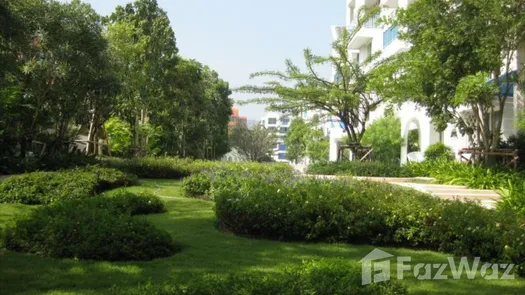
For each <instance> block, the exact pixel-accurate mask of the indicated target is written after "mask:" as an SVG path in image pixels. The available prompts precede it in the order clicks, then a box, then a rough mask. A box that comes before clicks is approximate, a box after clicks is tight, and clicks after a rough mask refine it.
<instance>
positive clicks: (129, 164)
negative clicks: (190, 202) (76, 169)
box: [101, 157, 293, 179]
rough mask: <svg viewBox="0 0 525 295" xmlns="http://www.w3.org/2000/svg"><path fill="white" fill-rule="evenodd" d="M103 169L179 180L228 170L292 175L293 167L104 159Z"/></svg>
mask: <svg viewBox="0 0 525 295" xmlns="http://www.w3.org/2000/svg"><path fill="white" fill-rule="evenodd" d="M101 165H103V166H105V167H110V168H115V169H118V170H121V171H124V172H128V173H132V174H135V175H137V176H138V177H141V178H153V179H167V178H168V179H181V178H184V177H187V176H190V175H192V174H193V173H199V172H205V171H211V170H216V169H230V170H235V171H243V170H250V171H257V172H268V171H279V172H282V173H292V172H293V167H292V166H290V165H288V164H284V163H255V162H242V163H231V162H218V161H204V160H192V159H187V158H185V159H180V158H170V157H159V158H153V157H145V158H133V159H122V158H105V159H103V160H102V161H101Z"/></svg>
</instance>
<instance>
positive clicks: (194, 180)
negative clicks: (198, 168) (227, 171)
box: [182, 173, 212, 198]
mask: <svg viewBox="0 0 525 295" xmlns="http://www.w3.org/2000/svg"><path fill="white" fill-rule="evenodd" d="M211 182H212V179H211V176H210V174H208V173H195V174H192V175H191V176H189V177H186V178H184V181H183V182H182V186H183V189H184V195H185V196H186V197H189V198H207V197H208V194H209V191H210V189H211Z"/></svg>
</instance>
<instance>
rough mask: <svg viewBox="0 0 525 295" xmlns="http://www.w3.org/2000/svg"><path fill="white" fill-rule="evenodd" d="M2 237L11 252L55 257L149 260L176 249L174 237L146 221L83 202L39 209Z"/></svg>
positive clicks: (7, 229)
mask: <svg viewBox="0 0 525 295" xmlns="http://www.w3.org/2000/svg"><path fill="white" fill-rule="evenodd" d="M2 238H3V245H4V247H5V248H7V249H8V250H11V251H19V252H28V253H34V254H37V255H40V256H49V257H56V258H75V259H89V260H109V261H124V260H151V259H154V258H158V257H167V256H170V255H172V254H173V253H174V251H175V250H176V248H175V245H174V243H173V241H172V239H171V236H170V235H169V234H168V233H167V232H165V231H162V230H159V229H157V228H155V227H154V226H153V225H151V224H149V223H148V222H146V221H144V220H139V219H134V218H132V217H130V216H128V215H125V214H114V212H112V211H110V210H106V209H94V208H93V207H92V204H91V203H89V202H82V201H79V200H73V201H62V202H58V203H55V204H53V205H50V206H45V207H39V208H37V209H35V210H33V211H32V212H31V213H30V214H29V215H28V216H25V217H22V218H19V219H18V220H17V221H16V222H15V223H14V224H12V225H10V226H8V227H7V228H6V229H5V230H4V233H3V235H2Z"/></svg>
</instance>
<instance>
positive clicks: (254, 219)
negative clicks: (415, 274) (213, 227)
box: [213, 175, 525, 274]
mask: <svg viewBox="0 0 525 295" xmlns="http://www.w3.org/2000/svg"><path fill="white" fill-rule="evenodd" d="M213 197H214V199H215V202H216V204H215V212H216V217H217V220H218V224H219V226H220V227H221V228H222V229H224V230H227V231H230V232H233V233H236V234H239V235H244V236H252V237H264V238H272V239H283V240H305V241H330V242H347V243H367V244H374V245H394V246H404V247H416V248H426V249H432V250H438V251H443V252H447V253H452V254H455V255H458V256H463V255H467V256H479V257H481V258H482V259H484V260H488V261H491V260H498V261H502V262H503V261H510V262H512V263H515V264H517V265H519V270H518V271H519V272H520V273H521V274H525V269H524V267H525V246H524V242H525V220H524V219H523V218H520V217H519V216H517V215H516V214H514V213H512V212H508V211H503V212H497V211H494V210H489V209H485V208H483V207H481V206H479V205H477V204H474V203H463V202H460V201H443V200H440V199H438V198H435V197H432V196H430V195H426V194H423V193H420V192H417V191H414V190H411V189H406V188H403V187H400V186H395V185H390V184H386V183H379V182H369V181H356V180H351V181H325V180H316V179H301V178H282V177H281V178H279V177H261V176H260V175H251V176H244V177H242V178H239V177H237V178H236V179H235V181H232V179H231V178H229V177H225V178H221V179H217V180H215V182H214V184H213Z"/></svg>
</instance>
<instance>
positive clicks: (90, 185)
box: [0, 171, 98, 205]
mask: <svg viewBox="0 0 525 295" xmlns="http://www.w3.org/2000/svg"><path fill="white" fill-rule="evenodd" d="M97 181H98V179H97V176H96V175H95V174H94V173H90V172H78V171H74V172H33V173H28V174H23V175H14V176H11V177H9V178H7V179H5V180H4V181H2V182H0V202H1V203H20V204H26V205H37V204H50V203H53V202H56V201H58V200H62V199H79V198H86V197H90V196H93V195H95V194H96V191H97Z"/></svg>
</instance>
